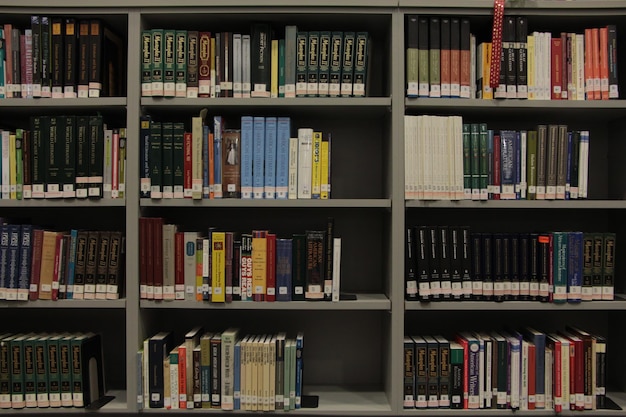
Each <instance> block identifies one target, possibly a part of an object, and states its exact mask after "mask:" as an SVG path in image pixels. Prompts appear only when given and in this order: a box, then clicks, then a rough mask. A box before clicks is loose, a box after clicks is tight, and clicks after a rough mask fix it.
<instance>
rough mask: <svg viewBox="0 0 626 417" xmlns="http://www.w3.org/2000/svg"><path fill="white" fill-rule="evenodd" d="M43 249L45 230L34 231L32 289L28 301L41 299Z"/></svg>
mask: <svg viewBox="0 0 626 417" xmlns="http://www.w3.org/2000/svg"><path fill="white" fill-rule="evenodd" d="M42 247H43V230H42V229H34V230H33V249H32V253H31V263H30V265H31V266H30V288H29V293H28V299H29V300H30V301H35V300H37V299H39V272H40V271H41V248H42Z"/></svg>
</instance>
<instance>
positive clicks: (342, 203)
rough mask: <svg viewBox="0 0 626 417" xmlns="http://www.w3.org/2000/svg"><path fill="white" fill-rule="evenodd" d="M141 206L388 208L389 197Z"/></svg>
mask: <svg viewBox="0 0 626 417" xmlns="http://www.w3.org/2000/svg"><path fill="white" fill-rule="evenodd" d="M139 204H140V206H141V207H203V208H208V207H232V208H235V207H249V208H260V207H275V208H331V207H333V208H334V207H336V208H339V207H343V208H389V207H391V200H390V199H383V198H381V199H336V200H333V199H328V200H242V199H234V198H224V199H214V200H208V199H203V200H190V199H160V200H153V199H148V198H142V199H141V200H140V203H139Z"/></svg>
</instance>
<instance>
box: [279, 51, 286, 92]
mask: <svg viewBox="0 0 626 417" xmlns="http://www.w3.org/2000/svg"><path fill="white" fill-rule="evenodd" d="M278 97H285V40H284V39H279V40H278Z"/></svg>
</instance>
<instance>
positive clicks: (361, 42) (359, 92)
mask: <svg viewBox="0 0 626 417" xmlns="http://www.w3.org/2000/svg"><path fill="white" fill-rule="evenodd" d="M369 49H370V45H369V35H368V34H367V32H357V34H356V45H355V49H354V87H353V91H352V95H353V96H355V97H365V95H366V91H365V86H366V85H367V61H368V59H369V58H368V55H369Z"/></svg>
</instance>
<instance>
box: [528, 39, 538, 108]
mask: <svg viewBox="0 0 626 417" xmlns="http://www.w3.org/2000/svg"><path fill="white" fill-rule="evenodd" d="M526 47H527V48H528V51H526V66H527V72H528V99H529V100H536V99H537V95H536V94H535V36H534V35H528V36H527V37H526Z"/></svg>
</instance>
